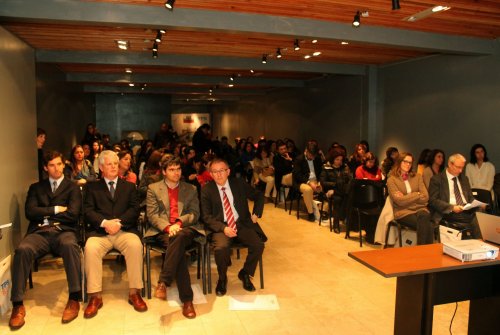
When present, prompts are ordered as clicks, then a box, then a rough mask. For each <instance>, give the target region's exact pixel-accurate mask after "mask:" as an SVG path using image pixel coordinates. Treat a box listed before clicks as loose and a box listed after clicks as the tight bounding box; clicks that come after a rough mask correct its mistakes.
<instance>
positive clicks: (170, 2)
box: [165, 0, 175, 11]
mask: <svg viewBox="0 0 500 335" xmlns="http://www.w3.org/2000/svg"><path fill="white" fill-rule="evenodd" d="M174 3H175V0H167V1H165V8H167V9H168V10H170V11H173V10H174Z"/></svg>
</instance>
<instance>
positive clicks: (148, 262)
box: [146, 245, 151, 299]
mask: <svg viewBox="0 0 500 335" xmlns="http://www.w3.org/2000/svg"><path fill="white" fill-rule="evenodd" d="M146 272H147V274H146V275H147V283H146V285H147V288H148V292H147V293H148V299H151V247H150V246H149V245H146Z"/></svg>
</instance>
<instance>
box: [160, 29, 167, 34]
mask: <svg viewBox="0 0 500 335" xmlns="http://www.w3.org/2000/svg"><path fill="white" fill-rule="evenodd" d="M158 31H159V32H160V33H162V34H165V33H166V32H167V30H166V29H158Z"/></svg>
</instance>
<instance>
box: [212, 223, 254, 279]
mask: <svg viewBox="0 0 500 335" xmlns="http://www.w3.org/2000/svg"><path fill="white" fill-rule="evenodd" d="M237 235H238V236H237V237H235V238H229V237H227V236H226V235H225V234H224V233H222V232H221V233H213V234H212V243H213V246H214V256H215V263H216V264H217V272H218V273H219V279H226V273H227V267H228V266H229V265H230V264H231V251H230V249H229V247H230V246H231V243H233V241H234V242H241V243H242V244H243V245H244V246H245V247H247V248H248V255H247V259H246V260H245V264H244V265H243V270H244V271H245V272H246V273H247V274H248V275H250V276H253V275H254V274H255V269H256V268H257V263H258V262H259V259H260V257H261V256H262V253H263V252H264V242H262V240H261V239H260V237H259V236H258V235H257V233H256V232H255V230H254V229H252V228H247V227H245V226H240V227H238V233H237Z"/></svg>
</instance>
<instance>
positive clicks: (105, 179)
mask: <svg viewBox="0 0 500 335" xmlns="http://www.w3.org/2000/svg"><path fill="white" fill-rule="evenodd" d="M104 181H105V182H106V185H109V182H110V181H113V182H115V185H116V184H117V182H118V176H117V177H116V178H115V179H108V178H106V177H104Z"/></svg>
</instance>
